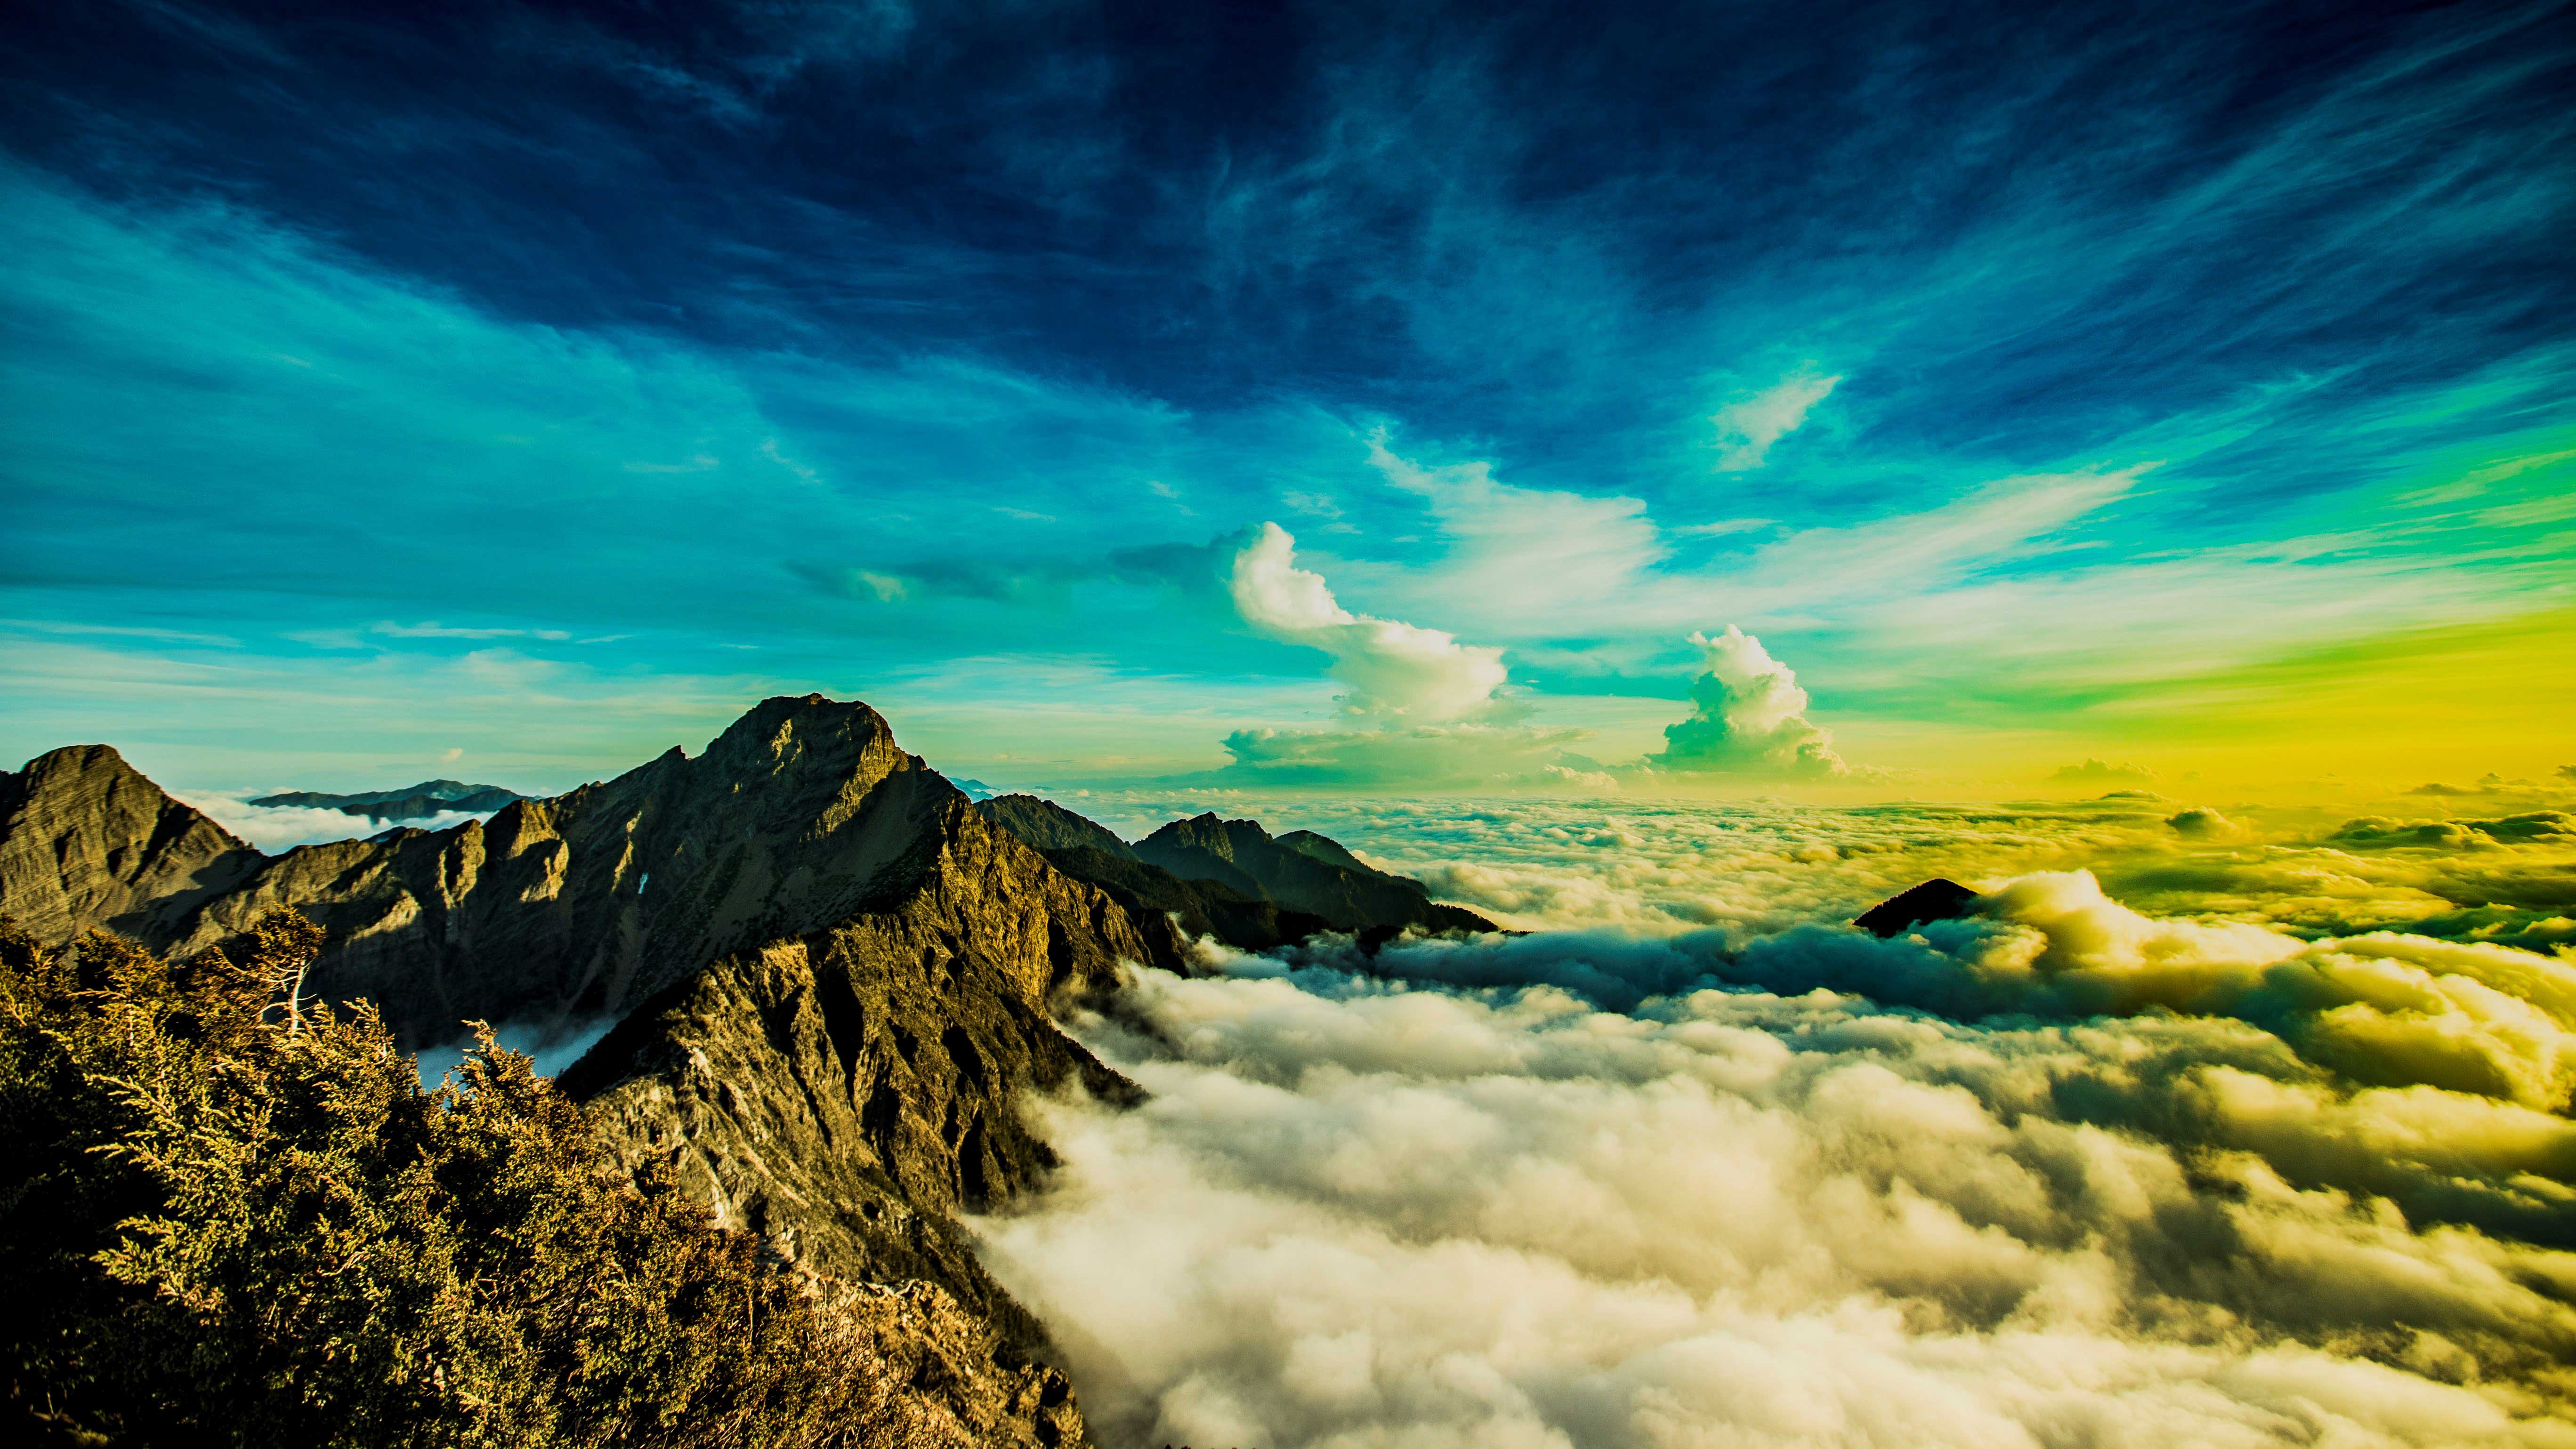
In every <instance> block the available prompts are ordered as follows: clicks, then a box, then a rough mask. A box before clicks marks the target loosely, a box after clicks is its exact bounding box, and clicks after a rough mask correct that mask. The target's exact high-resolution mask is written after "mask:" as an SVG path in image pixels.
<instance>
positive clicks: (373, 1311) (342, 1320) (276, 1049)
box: [0, 912, 896, 1446]
mask: <svg viewBox="0 0 2576 1449" xmlns="http://www.w3.org/2000/svg"><path fill="white" fill-rule="evenodd" d="M319 945H320V935H319V932H317V931H316V930H315V929H314V928H313V927H312V925H311V924H310V923H308V922H306V921H305V920H304V919H303V918H302V917H301V916H297V915H295V914H294V913H292V912H281V913H279V914H278V915H275V916H272V917H270V918H269V919H268V920H266V921H264V922H263V923H261V925H260V927H259V928H258V929H256V930H254V931H253V932H251V933H250V934H249V935H248V936H247V937H246V938H245V939H243V940H242V941H240V942H237V943H236V944H235V945H234V947H233V948H232V949H231V950H230V951H229V952H220V951H219V952H210V953H208V954H206V955H204V956H201V957H198V958H196V959H195V960H192V961H188V962H184V963H179V964H176V965H172V964H168V963H164V962H161V961H159V960H156V959H154V958H153V957H151V956H150V955H148V954H147V953H145V952H144V951H142V950H140V949H139V948H137V947H135V946H134V945H133V944H132V943H130V942H126V941H123V940H120V939H118V938H116V937H113V936H108V935H105V934H100V933H93V934H92V935H90V936H89V937H87V938H86V939H84V940H83V941H81V942H80V943H79V944H78V945H77V946H75V947H73V948H72V949H70V950H68V951H64V952H59V953H48V952H46V951H43V950H41V949H39V947H38V946H37V944H36V943H35V942H34V941H32V940H30V939H29V938H27V937H26V936H25V935H24V934H22V933H20V932H18V931H16V930H15V929H14V928H13V927H10V926H8V925H7V924H6V923H5V922H0V1162H5V1163H6V1164H7V1176H6V1178H5V1180H0V1303H5V1304H6V1305H8V1307H7V1309H6V1310H5V1313H0V1317H4V1318H5V1321H6V1325H7V1336H8V1340H9V1341H8V1348H7V1353H8V1358H7V1362H6V1365H5V1372H6V1374H7V1383H8V1392H9V1396H10V1400H11V1405H10V1408H11V1412H12V1415H13V1416H15V1417H18V1418H19V1423H20V1424H21V1425H22V1426H23V1425H27V1424H31V1423H32V1424H33V1425H35V1426H36V1427H37V1428H38V1429H40V1430H41V1431H42V1432H43V1433H44V1434H46V1435H48V1436H50V1437H51V1438H52V1439H54V1440H55V1441H57V1442H70V1443H96V1444H109V1443H113V1444H133V1445H145V1444H154V1445H183V1444H184V1445H196V1444H228V1443H229V1444H245V1445H250V1444H256V1445H275V1444H315V1445H367V1446H381V1445H431V1444H437V1445H474V1446H482V1445H495V1446H498V1445H550V1446H551V1445H593V1444H597V1445H606V1444H621V1445H624V1444H633V1445H655V1444H689V1445H731V1444H742V1445H807V1444H814V1445H823V1444H844V1443H846V1444H859V1443H877V1442H885V1441H886V1439H887V1438H888V1437H889V1435H888V1434H887V1430H888V1428H889V1426H890V1424H891V1422H892V1418H891V1416H892V1415H893V1413H894V1411H895V1408H896V1405H895V1403H894V1394H895V1390H894V1387H893V1386H892V1385H890V1384H889V1383H887V1382H886V1377H887V1376H886V1374H885V1371H884V1369H883V1366H882V1364H881V1362H880V1361H879V1360H878V1359H877V1358H876V1357H875V1356H874V1354H873V1352H872V1351H871V1348H870V1346H869V1344H868V1341H867V1338H866V1334H865V1332H864V1331H863V1329H862V1327H861V1326H860V1325H859V1324H858V1323H857V1322H856V1321H855V1320H852V1319H850V1318H848V1317H847V1316H846V1315H845V1314H844V1313H842V1312H841V1311H839V1310H836V1309H834V1308H833V1307H831V1306H829V1305H827V1304H826V1303H824V1302H823V1301H821V1300H819V1299H817V1298H816V1297H815V1296H813V1295H812V1294H811V1293H810V1292H808V1291H807V1289H806V1288H805V1287H804V1286H803V1285H801V1284H800V1283H799V1282H798V1280H797V1279H796V1278H795V1277H794V1276H793V1275H791V1274H789V1273H787V1272H784V1271H782V1270H780V1269H777V1268H775V1267H773V1266H771V1265H769V1264H767V1263H765V1262H763V1261H762V1260H761V1258H760V1256H759V1254H758V1251H757V1248H756V1245H755V1244H754V1242H753V1241H752V1240H751V1239H750V1238H748V1237H746V1236H745V1235H742V1234H739V1233H732V1232H727V1231H724V1230H721V1229H719V1228H717V1227H716V1226H714V1224H713V1223H712V1222H711V1221H710V1220H709V1218H708V1217H707V1215H706V1213H705V1212H704V1211H703V1210H701V1209H699V1208H698V1207H697V1206H696V1205H695V1204H693V1203H690V1202H688V1201H686V1200H684V1199H683V1198H682V1197H681V1196H680V1195H679V1194H678V1193H676V1192H674V1191H672V1190H671V1189H670V1187H669V1186H668V1184H667V1183H664V1182H660V1181H650V1182H646V1183H644V1184H643V1185H641V1186H640V1187H639V1186H637V1185H635V1184H632V1183H630V1182H628V1181H627V1180H626V1178H625V1177H624V1175H623V1174H621V1173H620V1172H618V1171H617V1170H616V1169H615V1167H614V1165H613V1164H612V1163H611V1162H610V1161H609V1160H608V1158H607V1156H606V1154H605V1153H604V1151H603V1150H602V1149H601V1147H600V1146H599V1144H598V1142H597V1140H596V1139H595V1138H594V1136H593V1135H592V1133H591V1131H590V1129H589V1126H588V1124H587V1123H586V1121H585V1120H584V1118H583V1115H582V1111H581V1108H580V1107H579V1106H578V1105H576V1104H575V1103H573V1102H572V1101H570V1100H569V1099H568V1098H566V1097H564V1096H563V1095H562V1094H561V1093H559V1092H558V1091H556V1090H555V1087H554V1085H553V1084H552V1083H551V1082H548V1081H546V1080H545V1079H543V1078H541V1077H538V1076H536V1075H535V1074H534V1073H533V1072H532V1071H531V1070H530V1064H529V1062H528V1059H527V1058H525V1057H522V1056H519V1055H517V1054H515V1053H512V1052H508V1051H504V1050H502V1049H500V1048H498V1047H496V1046H495V1045H494V1044H493V1043H492V1040H491V1037H490V1034H489V1033H488V1032H486V1033H485V1034H484V1036H483V1039H482V1042H481V1045H480V1046H479V1047H478V1048H477V1049H476V1050H475V1051H474V1052H472V1053H471V1054H470V1055H469V1056H468V1057H467V1059H466V1062H465V1065H464V1067H463V1069H462V1071H461V1072H460V1073H458V1074H457V1075H456V1076H455V1077H452V1078H451V1079H450V1080H449V1081H448V1082H447V1083H446V1084H443V1085H442V1086H440V1087H438V1088H437V1089H435V1090H429V1091H424V1090H422V1088H421V1086H420V1082H419V1078H418V1075H417V1071H418V1069H417V1066H416V1065H415V1063H414V1060H413V1058H412V1057H411V1056H410V1055H408V1054H407V1053H404V1052H401V1051H398V1050H396V1049H395V1045H394V1041H393V1038H392V1036H391V1034H390V1033H389V1032H387V1031H386V1029H385V1027H384V1024H383V1023H382V1021H380V1020H379V1019H378V1018H377V1016H376V1014H375V1012H374V1011H373V1010H372V1009H371V1008H369V1007H367V1006H365V1005H363V1004H361V1005H359V1006H357V1007H356V1008H355V1009H354V1010H352V1011H351V1012H350V1013H348V1014H347V1015H345V1016H342V1015H338V1014H335V1013H333V1012H331V1011H329V1010H328V1009H327V1008H322V1007H318V1006H315V1005H313V1004H311V1003H309V1002H302V1001H299V1000H298V999H297V998H296V997H295V995H294V994H293V993H294V992H296V990H297V988H298V986H299V984H300V977H301V972H302V969H303V967H304V965H305V964H306V963H307V962H308V961H309V960H310V959H311V958H312V956H313V954H314V952H315V951H316V950H317V949H318V948H319Z"/></svg>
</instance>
